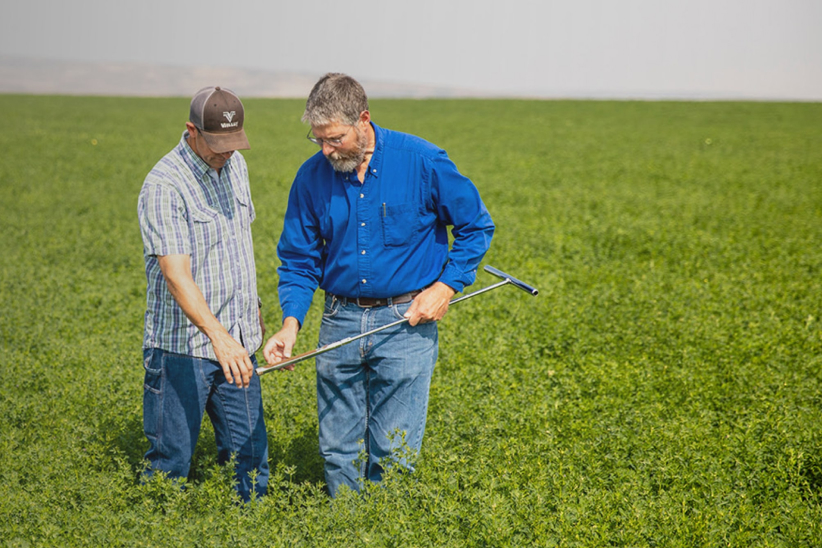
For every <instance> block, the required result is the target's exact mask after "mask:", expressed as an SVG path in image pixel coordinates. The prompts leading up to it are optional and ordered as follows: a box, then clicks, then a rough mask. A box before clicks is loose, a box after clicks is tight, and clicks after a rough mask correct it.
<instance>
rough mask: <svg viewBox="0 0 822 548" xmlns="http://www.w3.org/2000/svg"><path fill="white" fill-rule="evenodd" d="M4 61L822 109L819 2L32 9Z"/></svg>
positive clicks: (143, 0) (10, 8) (572, 0)
mask: <svg viewBox="0 0 822 548" xmlns="http://www.w3.org/2000/svg"><path fill="white" fill-rule="evenodd" d="M0 54H2V55H9V56H25V57H31V58H50V59H67V60H76V61H106V62H145V63H159V64H165V65H186V66H192V65H193V66H206V65H210V66H234V67H243V68H253V69H264V70H271V71H290V72H299V73H306V74H309V75H320V74H323V73H325V72H328V71H339V72H347V73H349V74H351V75H352V76H354V77H355V78H358V79H361V80H382V81H388V82H408V83H414V84H422V85H434V86H448V87H458V88H465V89H471V90H482V91H488V92H491V93H499V94H531V95H545V96H586V97H695V98H701V97H715V98H763V99H798V100H814V101H822V1H820V0H495V1H490V0H413V1H406V2H394V1H391V0H348V1H329V0H306V1H301V0H290V1H285V0H233V1H231V2H217V1H213V0H201V1H197V2H194V1H190V0H140V1H138V2H134V1H129V2H125V1H121V0H66V1H62V0H25V1H18V2H8V3H7V5H6V6H5V7H4V9H3V17H2V19H0Z"/></svg>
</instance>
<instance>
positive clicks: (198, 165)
mask: <svg viewBox="0 0 822 548" xmlns="http://www.w3.org/2000/svg"><path fill="white" fill-rule="evenodd" d="M186 137H188V130H185V131H183V136H182V137H180V156H181V157H182V158H183V161H184V162H185V163H186V165H188V167H189V168H191V172H192V173H193V174H194V176H195V177H196V178H197V180H198V181H201V180H202V178H203V175H205V174H206V173H208V170H211V171H214V172H215V173H216V170H214V169H213V168H212V167H211V166H209V165H208V164H207V163H205V160H203V159H202V158H200V157H199V156H197V154H195V153H194V151H193V150H192V149H191V147H190V146H189V145H188V142H187V141H186ZM232 159H233V155H232V157H231V158H229V159H228V161H227V162H226V163H225V165H224V166H223V169H228V168H229V166H230V165H231V160H232Z"/></svg>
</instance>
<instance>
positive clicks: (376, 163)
mask: <svg viewBox="0 0 822 548" xmlns="http://www.w3.org/2000/svg"><path fill="white" fill-rule="evenodd" d="M371 127H372V128H374V153H373V154H372V155H371V160H370V161H369V162H368V172H369V173H370V174H371V176H372V177H378V176H379V175H380V173H382V170H381V169H380V168H381V166H382V152H383V148H384V146H383V145H384V144H385V132H384V131H383V129H382V128H381V127H380V126H378V125H377V124H375V123H374V122H371Z"/></svg>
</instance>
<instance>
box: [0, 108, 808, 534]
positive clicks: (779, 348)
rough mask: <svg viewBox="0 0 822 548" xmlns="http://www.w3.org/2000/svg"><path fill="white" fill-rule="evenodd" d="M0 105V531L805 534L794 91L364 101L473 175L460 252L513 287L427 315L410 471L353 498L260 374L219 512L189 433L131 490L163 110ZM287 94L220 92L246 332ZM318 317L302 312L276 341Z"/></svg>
mask: <svg viewBox="0 0 822 548" xmlns="http://www.w3.org/2000/svg"><path fill="white" fill-rule="evenodd" d="M0 104H3V105H5V107H6V108H7V110H13V111H14V112H15V113H16V115H17V116H18V117H19V119H20V120H21V123H20V124H19V125H18V126H17V127H18V129H17V130H15V132H14V133H13V134H12V133H9V132H6V133H4V134H0V144H1V145H2V146H3V150H4V151H5V152H6V158H7V160H6V161H5V162H3V164H2V169H1V170H0V192H2V196H3V199H2V200H0V229H2V231H3V235H4V237H3V238H0V253H2V257H3V261H2V263H0V302H2V303H3V313H2V315H0V352H1V353H2V354H0V355H1V356H2V367H0V414H2V416H3V422H2V426H0V483H2V485H3V486H4V488H5V491H4V493H5V496H4V497H2V498H0V518H2V519H0V538H3V539H4V541H5V542H6V543H7V544H9V545H10V546H27V545H29V546H33V545H48V546H57V545H59V546H101V545H106V546H109V545H110V546H160V545H173V546H225V545H228V544H236V543H244V544H256V545H261V546H292V545H308V546H340V545H351V544H356V545H373V546H517V545H520V546H525V545H536V546H604V545H614V546H683V547H690V546H727V545H731V546H817V545H820V544H822V526H820V524H821V523H822V511H820V508H821V506H820V502H821V501H820V489H822V416H820V414H821V411H822V405H820V404H822V396H820V394H822V374H821V373H820V371H822V369H820V365H822V359H820V356H822V322H820V320H819V318H822V302H821V301H820V295H822V281H821V280H822V279H821V278H820V272H822V248H820V246H819V242H820V241H822V186H820V185H819V181H820V180H822V107H820V105H817V104H778V103H676V102H660V103H654V102H595V101H590V102H588V101H581V102H574V101H433V100H432V101H392V100H379V101H373V105H372V114H373V116H374V119H375V120H376V121H377V123H379V124H381V125H384V126H385V127H391V128H393V129H398V130H402V131H409V132H413V133H416V134H418V135H420V136H422V137H425V138H427V139H429V140H431V141H433V142H435V143H437V144H439V145H441V146H444V147H445V148H446V149H447V150H448V152H449V155H450V156H451V157H452V158H453V159H454V160H455V161H456V162H457V165H458V166H459V167H460V169H461V171H462V172H463V173H465V174H466V175H468V176H470V177H471V178H472V179H473V180H474V181H475V182H476V183H477V185H478V187H479V188H480V191H481V192H482V195H483V197H484V199H485V201H486V203H487V205H488V207H489V209H490V211H491V213H492V215H493V217H494V220H495V221H496V223H497V226H498V229H497V234H496V236H495V238H494V242H493V244H492V248H491V250H490V252H489V254H488V256H487V258H486V261H485V263H486V264H491V265H493V266H497V267H499V268H501V269H503V270H505V271H507V272H510V273H511V274H512V275H515V276H517V277H518V278H521V279H523V280H525V281H527V282H529V283H531V284H533V285H535V286H536V287H538V288H539V289H540V295H539V297H536V298H532V297H529V296H527V295H525V294H524V293H522V292H519V291H517V290H515V289H513V288H502V289H499V290H497V291H493V292H489V293H488V294H486V295H483V296H481V297H477V298H476V299H472V300H471V301H468V302H466V303H464V304H460V305H459V306H455V307H453V308H452V309H451V310H450V311H449V313H448V315H447V316H446V318H445V319H444V320H443V321H442V322H441V324H440V343H441V344H440V359H439V362H438V365H437V369H436V371H435V375H434V380H433V384H432V387H431V403H430V408H429V413H428V424H427V427H426V437H425V441H424V442H423V450H422V452H421V453H420V455H418V456H414V459H415V460H414V462H415V467H416V471H415V472H414V473H413V474H410V475H409V474H405V473H402V472H401V471H400V470H401V469H400V468H399V467H393V468H389V471H388V473H387V474H386V479H385V481H384V482H383V483H381V484H379V485H366V486H365V488H364V491H365V493H364V494H362V495H357V494H354V493H344V494H341V496H340V497H338V498H337V499H335V500H333V501H331V500H329V499H328V498H327V495H326V494H325V492H324V486H323V483H322V482H323V472H322V461H321V459H320V457H319V455H318V450H317V433H316V432H317V431H316V429H317V418H316V402H315V398H316V396H315V378H314V371H313V365H312V364H311V363H310V362H309V363H304V364H301V365H299V366H298V368H297V370H296V371H295V372H293V373H282V374H272V375H270V376H266V377H265V378H264V379H263V389H264V398H265V405H266V422H267V426H268V435H269V441H270V462H271V467H272V476H271V480H270V486H269V494H268V496H266V497H263V498H261V499H260V500H257V501H255V502H253V503H251V504H248V505H242V504H239V502H238V500H237V498H236V495H235V494H234V492H233V490H232V488H231V482H232V481H233V479H232V470H231V467H230V466H228V467H219V466H217V465H216V464H215V454H216V449H215V447H214V443H213V434H212V432H211V430H210V428H208V427H207V428H204V430H203V432H202V434H201V438H200V442H199V444H198V450H197V453H196V455H195V462H194V467H193V472H192V476H191V477H190V478H189V479H188V480H187V481H186V482H185V489H180V486H179V485H176V484H174V483H173V482H170V481H168V480H167V479H163V478H159V477H158V478H155V479H152V480H151V481H150V482H147V483H141V482H140V480H139V476H140V472H141V471H142V467H143V462H142V455H143V453H144V452H145V449H146V442H145V439H144V437H143V434H142V415H141V395H142V369H141V367H140V343H141V339H142V315H143V312H144V307H145V295H144V291H145V279H144V273H143V265H142V260H141V253H142V245H141V242H140V236H139V230H138V227H137V220H136V198H137V193H138V191H139V188H140V185H141V184H142V180H143V178H144V177H145V175H146V173H147V172H148V170H149V169H150V168H151V166H152V165H153V164H154V163H155V162H156V161H157V160H158V159H159V158H160V157H161V156H162V154H164V153H165V152H166V151H167V150H169V149H170V148H171V147H172V146H174V144H175V143H176V142H177V140H178V139H179V138H180V134H181V132H182V130H183V122H184V121H185V119H186V114H187V108H188V101H187V100H185V99H118V98H81V97H19V96H4V97H3V96H0ZM302 108H303V104H302V102H301V101H297V100H295V101H280V100H261V99H255V100H248V101H246V109H247V114H248V117H247V118H248V123H247V128H246V129H247V132H248V134H249V139H250V141H251V145H252V149H251V150H250V151H247V152H245V156H246V158H247V160H248V164H249V169H250V173H251V177H252V192H253V198H254V205H255V208H256V210H257V220H256V221H255V223H254V236H255V252H256V255H257V257H256V258H257V267H258V279H259V288H260V292H261V295H262V297H263V299H264V301H265V307H264V309H263V310H264V314H265V316H266V317H265V319H266V323H267V326H268V329H269V334H270V333H272V332H273V330H274V329H276V326H277V325H279V323H280V315H279V311H278V307H277V306H276V303H277V297H276V287H277V279H276V268H277V266H278V264H279V263H278V261H277V258H276V252H275V248H276V243H277V238H278V236H279V231H280V229H281V227H282V216H283V213H284V211H285V200H286V194H287V192H288V188H289V185H290V182H291V179H292V178H293V175H294V172H295V171H296V169H297V168H298V166H299V165H300V163H301V162H302V161H303V160H304V159H305V158H306V157H307V156H308V155H309V154H313V153H314V152H315V151H316V149H315V147H313V146H312V145H310V143H307V142H306V141H305V139H304V138H303V137H304V134H305V128H304V127H303V126H302V124H300V122H299V117H300V115H301V113H302ZM93 140H96V142H97V144H92V141H93ZM494 281H496V280H492V279H490V277H489V276H487V275H485V274H483V273H482V272H480V273H479V274H478V280H477V287H479V286H484V285H488V284H490V283H493V282H494ZM470 289H471V288H469V290H470ZM318 326H319V307H318V305H317V303H315V305H314V307H313V308H312V310H311V312H310V313H309V317H308V319H307V321H306V324H305V326H304V328H303V331H302V332H301V335H300V340H299V341H298V348H297V349H295V351H296V352H302V351H306V350H309V349H311V348H313V347H314V345H315V344H316V340H317V328H318ZM403 456H408V455H402V454H401V453H399V454H398V455H397V458H402V457H403Z"/></svg>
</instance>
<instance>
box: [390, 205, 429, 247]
mask: <svg viewBox="0 0 822 548" xmlns="http://www.w3.org/2000/svg"><path fill="white" fill-rule="evenodd" d="M380 219H381V220H382V233H383V240H384V242H385V246H386V247H398V246H403V245H406V244H408V243H410V242H411V241H412V240H413V239H414V238H415V237H416V236H417V235H418V234H419V227H420V222H421V221H420V214H419V211H418V209H417V204H415V203H413V202H406V203H404V204H395V205H388V204H382V210H381V211H380Z"/></svg>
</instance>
